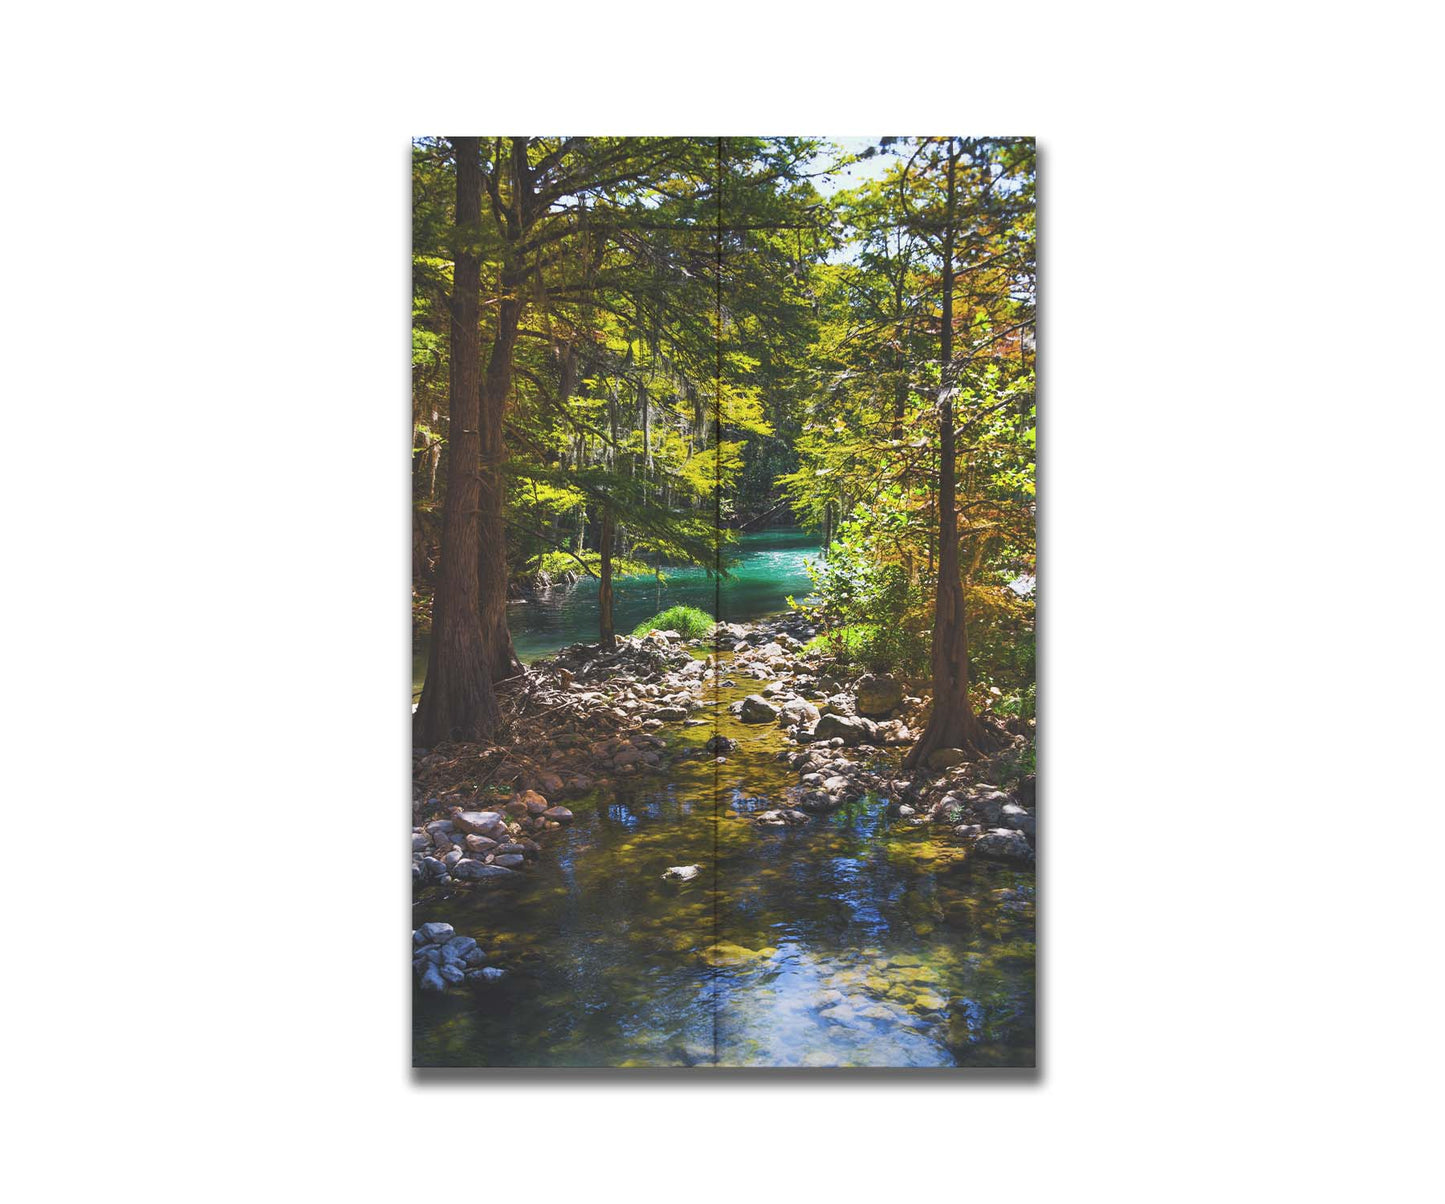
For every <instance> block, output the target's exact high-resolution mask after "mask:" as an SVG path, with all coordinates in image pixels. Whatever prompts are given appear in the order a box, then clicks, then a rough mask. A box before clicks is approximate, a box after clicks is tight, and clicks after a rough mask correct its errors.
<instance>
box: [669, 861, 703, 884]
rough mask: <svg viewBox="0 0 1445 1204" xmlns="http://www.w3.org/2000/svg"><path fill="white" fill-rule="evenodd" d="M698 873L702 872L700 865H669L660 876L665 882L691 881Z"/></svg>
mask: <svg viewBox="0 0 1445 1204" xmlns="http://www.w3.org/2000/svg"><path fill="white" fill-rule="evenodd" d="M700 873H702V866H700V865H670V866H668V867H667V870H666V871H665V872H664V873H663V875H662V877H663V879H664V880H665V881H667V882H691V881H692V880H693V879H694V878H696V877H697V876H698V875H699V874H700Z"/></svg>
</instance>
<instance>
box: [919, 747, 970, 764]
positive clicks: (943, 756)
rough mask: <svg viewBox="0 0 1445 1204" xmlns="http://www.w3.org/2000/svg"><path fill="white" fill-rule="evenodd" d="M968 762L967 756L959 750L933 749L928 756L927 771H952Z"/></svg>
mask: <svg viewBox="0 0 1445 1204" xmlns="http://www.w3.org/2000/svg"><path fill="white" fill-rule="evenodd" d="M967 760H968V754H967V753H966V752H964V751H963V749H961V748H935V749H934V750H933V751H932V752H931V753H929V754H928V768H929V769H952V768H953V767H954V766H955V765H962V764H963V763H964V762H965V761H967Z"/></svg>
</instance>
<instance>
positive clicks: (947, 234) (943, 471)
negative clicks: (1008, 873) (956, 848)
mask: <svg viewBox="0 0 1445 1204" xmlns="http://www.w3.org/2000/svg"><path fill="white" fill-rule="evenodd" d="M955 146H956V144H955V145H954V146H950V150H949V158H948V199H947V208H946V217H945V221H944V228H943V332H942V346H941V349H940V358H941V359H942V361H943V373H942V379H941V381H940V385H939V390H938V430H939V459H938V594H937V599H936V602H935V606H934V616H933V712H932V714H930V716H929V719H928V726H927V727H925V728H924V729H923V735H922V736H920V737H919V739H918V743H917V744H915V745H914V746H913V748H912V749H910V750H909V753H908V756H907V757H906V758H904V762H903V764H904V767H905V768H908V769H912V768H916V767H917V766H919V765H922V764H924V763H925V762H926V761H927V759H928V756H929V754H930V753H932V752H933V751H934V750H935V749H939V748H961V749H963V750H964V751H965V752H967V753H969V754H970V755H971V756H975V757H976V756H979V755H981V754H982V753H983V752H984V751H985V747H986V738H985V736H986V734H985V731H984V729H983V726H982V725H981V724H980V723H979V721H978V717H977V716H976V715H975V714H974V713H973V708H972V707H971V706H970V705H969V701H968V627H967V624H966V622H965V616H964V609H963V578H962V576H961V574H960V572H959V566H958V504H957V491H958V472H957V465H956V460H957V449H956V448H955V445H954V439H955V433H954V429H953V397H954V387H955V383H956V379H957V376H956V372H955V370H954V365H953V279H954V264H953V239H954V207H955V190H954V184H955V171H956V167H957V163H958V153H957V150H956V149H955Z"/></svg>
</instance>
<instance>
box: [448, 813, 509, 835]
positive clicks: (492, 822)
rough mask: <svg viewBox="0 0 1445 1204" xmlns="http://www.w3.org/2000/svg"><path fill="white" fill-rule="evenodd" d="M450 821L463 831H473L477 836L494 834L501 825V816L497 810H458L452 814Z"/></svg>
mask: <svg viewBox="0 0 1445 1204" xmlns="http://www.w3.org/2000/svg"><path fill="white" fill-rule="evenodd" d="M452 823H453V824H455V825H456V827H458V828H460V829H461V830H462V831H463V832H475V833H476V834H477V835H478V836H495V835H497V831H498V829H499V828H501V827H502V816H501V813H500V812H497V811H458V812H457V813H456V814H455V815H453V816H452Z"/></svg>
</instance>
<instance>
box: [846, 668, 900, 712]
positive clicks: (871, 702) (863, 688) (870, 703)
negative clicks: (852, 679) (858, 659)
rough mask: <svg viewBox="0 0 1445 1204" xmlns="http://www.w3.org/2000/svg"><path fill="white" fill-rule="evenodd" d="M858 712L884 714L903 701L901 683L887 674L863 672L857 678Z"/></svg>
mask: <svg viewBox="0 0 1445 1204" xmlns="http://www.w3.org/2000/svg"><path fill="white" fill-rule="evenodd" d="M856 693H857V698H858V714H860V715H886V714H888V712H889V711H891V710H892V709H893V708H894V707H896V706H897V705H898V704H899V703H900V702H902V701H903V683H902V682H900V681H899V680H898V679H897V678H896V677H890V676H889V675H888V674H886V673H883V674H874V673H865V674H864V675H863V676H862V677H860V678H859V679H858V686H857V691H856Z"/></svg>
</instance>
